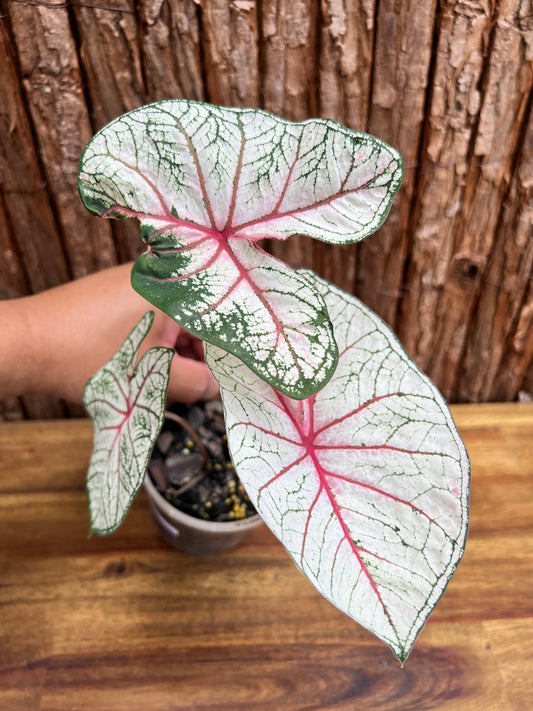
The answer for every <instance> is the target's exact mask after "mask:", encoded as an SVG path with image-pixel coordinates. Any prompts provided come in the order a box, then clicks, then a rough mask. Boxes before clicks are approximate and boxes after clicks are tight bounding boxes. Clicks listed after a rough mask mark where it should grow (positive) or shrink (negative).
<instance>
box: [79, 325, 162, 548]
mask: <svg viewBox="0 0 533 711" xmlns="http://www.w3.org/2000/svg"><path fill="white" fill-rule="evenodd" d="M153 318H154V314H153V312H152V311H150V312H149V313H147V314H145V315H144V316H143V318H142V319H141V321H139V323H138V324H137V326H136V327H135V328H134V329H133V331H132V332H131V333H130V335H129V336H128V338H127V339H126V341H125V342H124V344H123V345H122V346H121V348H120V350H119V351H118V352H117V353H116V354H115V355H114V356H113V357H112V358H111V360H109V361H108V362H107V363H106V364H105V365H104V366H103V367H102V368H101V369H100V370H99V371H98V372H97V373H95V375H93V376H92V378H91V379H90V380H89V381H88V383H87V385H86V387H85V392H84V395H83V404H84V405H85V408H86V409H87V412H88V413H89V415H90V416H91V418H92V420H93V425H94V447H93V453H92V456H91V462H90V465H89V471H88V474H87V493H88V496H89V508H90V514H91V532H92V531H96V532H97V533H100V534H102V535H105V534H108V533H113V531H116V529H117V528H118V527H119V526H120V524H121V523H122V521H123V520H124V517H125V515H126V514H127V512H128V510H129V508H130V506H131V503H132V501H133V499H134V498H135V496H136V495H137V493H138V491H139V489H140V487H141V485H142V483H143V480H144V475H145V472H146V468H147V466H148V460H149V458H150V454H151V451H152V447H153V445H154V442H155V440H156V438H157V435H158V434H159V430H160V429H161V426H162V424H163V418H164V409H165V396H166V392H167V386H168V379H169V375H170V363H171V360H172V356H173V354H174V351H173V350H172V349H170V348H151V349H150V350H149V351H147V352H146V353H145V354H144V356H143V357H142V358H141V360H140V361H139V363H138V365H137V366H135V364H136V361H137V356H138V352H139V347H140V345H141V343H142V341H143V340H144V338H145V336H146V334H147V333H148V331H149V330H150V328H151V325H152V322H153Z"/></svg>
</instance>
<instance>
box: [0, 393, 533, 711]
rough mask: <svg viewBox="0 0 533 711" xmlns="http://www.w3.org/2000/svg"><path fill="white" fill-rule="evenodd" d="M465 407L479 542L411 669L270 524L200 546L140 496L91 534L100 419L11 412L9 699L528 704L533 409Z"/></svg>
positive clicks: (5, 486)
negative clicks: (108, 531)
mask: <svg viewBox="0 0 533 711" xmlns="http://www.w3.org/2000/svg"><path fill="white" fill-rule="evenodd" d="M453 414H454V417H455V419H456V422H457V424H458V426H459V428H460V430H461V432H462V435H463V437H464V440H465V443H466V446H467V448H468V451H469V453H470V456H471V461H472V494H471V505H472V516H471V526H470V533H469V539H468V544H467V550H466V553H465V557H464V559H463V561H462V563H461V564H460V566H459V568H458V570H457V572H456V574H455V576H454V578H453V579H452V581H451V583H450V584H449V586H448V589H447V590H446V592H445V594H444V595H443V597H442V599H441V600H440V602H439V604H438V605H437V608H436V609H435V611H434V613H433V615H432V617H431V619H430V621H429V622H428V624H427V625H426V627H425V628H424V630H423V631H422V633H421V634H420V637H419V639H418V641H417V643H416V645H415V648H414V651H413V652H412V654H411V656H410V657H409V659H408V660H407V662H406V664H405V666H404V668H403V669H402V668H401V667H400V665H399V663H398V662H397V661H396V659H395V658H394V657H393V655H392V653H391V652H390V651H389V650H388V648H387V647H385V646H384V645H383V644H382V643H380V642H379V641H377V640H376V639H375V638H374V637H373V636H372V635H371V634H370V633H368V632H367V631H365V630H364V629H362V628H361V627H359V626H358V625H357V624H356V623H355V622H353V621H352V620H350V619H349V618H347V617H346V616H345V615H343V614H342V613H340V612H339V611H338V610H336V609H335V608H334V607H333V606H332V605H330V604H329V603H328V602H327V601H326V600H324V599H323V598H322V597H321V596H320V595H319V594H318V593H316V592H315V591H314V589H313V588H312V587H311V586H310V584H309V583H308V582H307V581H306V580H305V578H303V576H302V575H301V574H300V573H299V572H298V571H297V570H296V568H295V566H294V565H293V563H292V562H291V561H290V559H289V558H288V556H287V555H286V553H285V552H284V550H283V549H282V547H281V545H280V544H279V543H278V542H277V541H276V539H275V538H274V537H273V536H272V535H271V534H270V533H269V531H268V530H267V529H266V528H265V527H259V528H258V529H256V530H255V531H254V532H253V533H252V534H251V535H250V536H249V538H248V539H246V541H245V542H244V543H243V544H242V545H241V546H240V547H238V548H236V549H235V550H233V551H229V552H227V553H224V554H222V555H219V556H217V557H214V558H210V559H195V558H190V557H187V556H184V555H181V554H179V553H177V552H175V551H173V550H172V549H170V548H168V547H167V546H166V545H165V544H164V543H163V542H162V541H161V540H160V539H159V537H158V534H157V533H156V530H155V527H154V525H153V523H152V521H151V518H150V514H149V511H148V508H147V503H146V500H145V497H144V494H141V495H140V497H139V498H138V500H137V501H136V502H135V504H134V506H133V509H132V511H131V512H130V514H129V516H128V518H127V520H126V522H125V524H124V525H123V526H122V528H121V529H120V530H119V531H118V532H117V533H116V534H115V535H113V536H111V537H108V538H98V537H96V536H93V537H91V538H89V537H88V530H89V520H88V511H87V503H86V497H85V492H84V478H85V470H86V467H87V462H88V458H89V453H90V449H91V441H92V432H91V426H90V424H89V423H88V422H87V421H83V420H65V421H56V422H50V421H48V422H40V421H32V422H16V423H2V424H0V494H1V495H0V709H2V711H14V710H17V711H18V710H20V711H89V710H90V711H95V710H97V711H122V710H124V711H137V710H139V711H140V710H141V709H142V710H143V711H171V710H172V711H189V709H195V710H196V711H241V710H242V711H244V710H246V711H285V710H286V711H304V710H305V711H311V710H316V711H327V710H330V709H331V710H333V709H335V711H353V710H354V709H362V710H365V711H367V710H379V711H407V710H410V709H412V710H413V711H414V710H416V711H429V710H437V709H438V710H442V711H481V710H482V711H527V710H528V709H530V708H532V704H533V680H532V677H531V669H532V668H533V651H532V647H531V643H530V642H531V635H532V634H533V596H532V594H531V590H532V588H533V515H532V514H533V508H532V501H533V464H532V462H533V456H532V455H533V444H532V436H531V435H532V430H533V405H530V404H502V405H464V406H456V407H454V408H453ZM528 669H529V671H528Z"/></svg>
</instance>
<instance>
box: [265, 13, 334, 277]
mask: <svg viewBox="0 0 533 711" xmlns="http://www.w3.org/2000/svg"><path fill="white" fill-rule="evenodd" d="M316 18H317V7H316V3H314V2H312V0H294V1H291V0H263V2H262V3H261V31H262V47H261V50H262V51H261V66H262V74H261V79H262V94H263V105H264V108H265V109H266V110H267V111H271V112H272V113H274V114H276V115H278V116H282V117H283V118H286V119H288V120H289V121H303V120H305V119H307V118H309V116H312V115H314V114H315V112H316V103H317V102H316V96H315V86H316V71H317V68H316V60H315V57H316V42H317V37H316ZM268 246H269V249H270V250H271V252H272V254H274V255H275V256H276V257H278V258H279V259H283V260H284V261H285V262H287V263H288V264H291V265H293V266H303V267H309V268H314V269H316V270H317V271H318V272H320V268H319V267H318V268H317V264H316V261H317V258H316V256H315V255H317V254H318V255H319V259H320V254H321V251H322V250H321V245H320V244H319V243H314V241H313V240H311V239H309V238H307V237H299V236H295V237H291V238H290V239H289V240H288V241H286V242H278V241H276V240H271V241H270V243H269V245H268Z"/></svg>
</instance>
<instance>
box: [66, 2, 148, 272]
mask: <svg viewBox="0 0 533 711" xmlns="http://www.w3.org/2000/svg"><path fill="white" fill-rule="evenodd" d="M73 11H74V16H75V19H76V26H77V34H78V35H79V37H80V61H81V69H82V71H83V78H84V82H85V90H86V94H87V96H88V97H89V106H90V114H91V116H90V118H91V129H92V130H96V129H99V128H101V127H102V126H104V125H105V124H106V123H108V122H109V121H111V120H112V119H114V118H116V117H117V116H120V115H121V114H123V113H125V112H126V111H131V110H132V109H135V108H137V107H138V106H141V105H142V104H143V103H144V100H145V91H144V83H143V72H142V66H141V65H142V60H141V51H140V42H141V40H140V28H139V26H138V23H137V17H136V11H135V6H134V2H133V0H117V2H113V4H112V7H111V6H103V7H102V8H101V9H98V8H96V7H95V6H94V5H91V4H87V5H84V4H83V3H76V4H74V5H73ZM84 218H85V219H88V220H89V222H90V223H92V222H96V218H95V217H92V216H89V217H87V215H85V216H84ZM107 227H108V225H104V224H99V225H98V226H96V225H92V224H90V228H91V230H97V229H101V230H103V229H107ZM88 228H89V225H88ZM109 228H110V229H111V230H112V235H113V241H114V244H115V249H116V255H115V257H114V258H112V259H114V260H117V261H119V262H126V261H130V260H132V259H135V258H136V257H137V256H138V255H139V253H140V251H141V250H142V243H141V240H140V238H139V227H138V225H137V224H136V221H133V220H128V221H124V222H119V221H117V220H113V221H112V222H111V223H110V224H109ZM102 266H103V265H102Z"/></svg>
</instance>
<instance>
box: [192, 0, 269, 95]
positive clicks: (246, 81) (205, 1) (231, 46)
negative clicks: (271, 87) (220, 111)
mask: <svg viewBox="0 0 533 711" xmlns="http://www.w3.org/2000/svg"><path fill="white" fill-rule="evenodd" d="M199 3H200V7H201V10H202V13H201V22H202V40H203V53H204V58H205V60H204V61H205V77H206V94H207V97H208V100H209V101H211V102H213V103H214V104H220V105H222V106H251V107H254V106H255V107H257V106H259V74H258V47H257V42H258V30H257V7H256V0H199Z"/></svg>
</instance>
